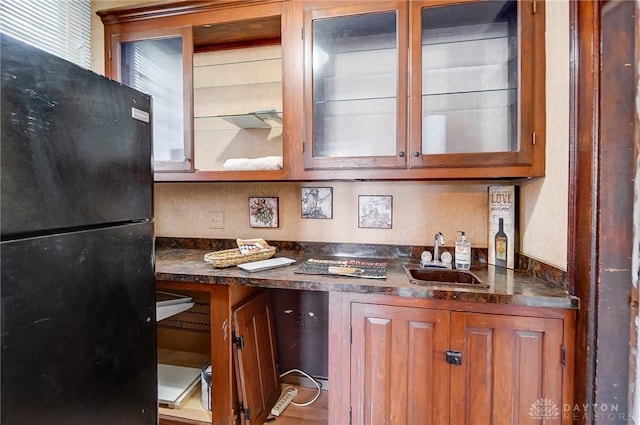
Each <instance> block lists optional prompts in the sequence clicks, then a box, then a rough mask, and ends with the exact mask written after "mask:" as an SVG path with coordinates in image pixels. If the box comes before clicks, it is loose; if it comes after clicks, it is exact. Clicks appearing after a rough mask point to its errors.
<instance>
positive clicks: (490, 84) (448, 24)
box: [411, 0, 532, 166]
mask: <svg viewBox="0 0 640 425" xmlns="http://www.w3.org/2000/svg"><path fill="white" fill-rule="evenodd" d="M425 3H426V2H422V3H419V4H414V5H413V9H412V11H411V13H412V15H411V19H412V22H414V23H415V24H416V25H414V26H413V28H414V30H413V31H414V33H413V34H412V37H413V38H412V41H413V42H414V43H415V44H414V49H413V59H414V65H413V66H414V68H413V70H414V71H416V72H414V74H415V75H414V78H413V80H412V91H411V93H412V94H414V98H413V99H412V103H411V104H412V111H413V112H412V113H413V115H412V117H411V120H412V126H411V139H412V140H411V150H412V152H411V166H420V165H423V166H429V165H444V164H446V163H448V162H452V163H455V164H456V165H487V164H491V163H494V164H496V165H499V164H502V165H504V164H515V163H524V162H527V161H528V160H530V151H531V146H530V145H531V143H530V141H531V139H532V136H531V132H530V131H529V132H528V133H525V132H524V131H521V130H526V129H527V127H530V124H529V123H526V124H527V125H523V124H524V123H525V121H526V120H527V117H528V116H529V114H528V112H527V111H529V110H531V109H532V105H530V104H525V103H524V102H523V90H524V92H526V91H528V90H531V83H530V80H531V76H530V74H529V71H528V68H524V67H522V66H521V64H522V63H523V60H525V57H523V53H524V54H525V55H526V54H527V51H528V50H526V49H524V48H522V40H521V34H522V32H521V27H520V26H519V16H518V15H519V13H520V9H521V5H519V3H521V2H518V1H515V0H508V1H505V0H494V1H477V2H465V3H456V4H452V5H442V6H428V5H426V4H425ZM522 20H523V21H524V18H523V19H522ZM524 22H526V21H524ZM418 32H419V34H418ZM416 41H417V42H419V48H416V47H415V46H416V44H417V43H416ZM529 50H530V49H529ZM526 60H527V61H529V62H530V61H531V58H526ZM417 94H419V96H416V95H417ZM523 118H524V119H523ZM443 154H447V155H446V156H445V155H443ZM478 154H479V155H478Z"/></svg>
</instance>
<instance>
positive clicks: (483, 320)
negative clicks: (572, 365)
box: [451, 313, 563, 425]
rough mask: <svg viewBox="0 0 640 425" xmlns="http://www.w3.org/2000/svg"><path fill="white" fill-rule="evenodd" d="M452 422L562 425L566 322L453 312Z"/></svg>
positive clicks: (496, 424) (474, 424) (494, 424)
mask: <svg viewBox="0 0 640 425" xmlns="http://www.w3.org/2000/svg"><path fill="white" fill-rule="evenodd" d="M451 321H452V328H451V346H452V348H453V349H456V350H459V351H461V352H462V353H463V356H462V365H461V366H452V369H451V423H455V424H473V425H476V424H478V425H479V424H491V425H501V424H519V425H524V424H538V423H541V420H542V419H544V421H545V422H544V423H545V424H559V423H561V419H562V418H561V415H562V384H563V382H562V373H563V371H562V364H561V348H562V344H563V322H562V320H559V319H542V318H530V317H507V316H499V315H487V314H473V313H452V318H451Z"/></svg>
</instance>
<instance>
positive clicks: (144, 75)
mask: <svg viewBox="0 0 640 425" xmlns="http://www.w3.org/2000/svg"><path fill="white" fill-rule="evenodd" d="M283 4H284V3H280V2H256V3H250V4H247V3H245V2H231V1H221V2H203V3H202V4H195V3H194V4H191V3H190V4H185V3H183V2H175V3H164V4H156V5H154V6H148V5H147V6H144V5H138V6H135V5H134V6H131V7H129V8H126V7H125V8H118V9H112V10H107V11H101V12H99V14H100V15H101V17H102V18H103V21H104V22H105V33H106V36H105V37H107V39H108V40H110V44H111V50H112V51H114V52H117V54H116V55H112V59H111V62H112V64H111V67H110V69H112V71H111V74H110V75H109V76H111V77H114V76H115V77H116V78H118V79H120V81H122V82H123V83H124V84H128V85H131V86H133V87H135V88H138V89H140V90H141V91H144V92H147V93H151V94H152V96H153V106H154V121H153V131H154V151H155V152H154V157H155V158H154V159H155V165H156V173H155V179H156V180H157V181H198V180H279V179H283V178H284V176H285V173H286V170H285V165H284V159H283V156H284V151H285V148H284V143H283V131H284V115H283V103H284V102H283V90H284V84H283V71H282V68H283V66H282V61H283V50H284V49H283V47H282V31H283V29H282V28H283V19H282V10H283V8H284V7H285V6H283ZM149 7H152V13H151V11H150V9H149ZM150 14H151V16H152V18H151V19H149V15H150ZM170 28H176V29H175V30H171V29H170ZM173 33H177V34H179V36H175V35H173ZM130 40H131V41H132V43H131V46H130V43H129V41H130ZM285 43H286V42H285ZM130 58H131V59H130ZM138 58H141V59H140V60H139V59H138ZM134 60H138V62H136V64H137V68H136V69H135V70H132V69H131V68H132V66H131V65H130V63H132V61H134ZM129 75H132V76H134V77H135V78H129Z"/></svg>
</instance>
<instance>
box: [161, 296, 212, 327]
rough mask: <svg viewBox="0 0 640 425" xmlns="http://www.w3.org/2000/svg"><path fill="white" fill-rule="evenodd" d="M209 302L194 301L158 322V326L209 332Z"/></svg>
mask: <svg viewBox="0 0 640 425" xmlns="http://www.w3.org/2000/svg"><path fill="white" fill-rule="evenodd" d="M209 310H210V308H209V304H205V303H200V302H195V303H194V306H193V307H192V308H191V309H189V310H187V311H184V312H182V313H179V314H176V315H174V316H171V317H168V318H166V319H164V320H161V321H159V322H158V327H161V328H170V329H179V330H185V331H193V332H206V333H208V332H210V328H211V325H210V323H211V321H210V316H209Z"/></svg>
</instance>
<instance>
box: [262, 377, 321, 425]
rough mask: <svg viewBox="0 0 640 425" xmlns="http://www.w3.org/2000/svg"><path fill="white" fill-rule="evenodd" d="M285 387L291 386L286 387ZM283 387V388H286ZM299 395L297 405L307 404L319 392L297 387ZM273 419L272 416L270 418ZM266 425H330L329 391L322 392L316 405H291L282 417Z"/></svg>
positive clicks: (296, 400) (295, 400) (296, 399)
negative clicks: (300, 404)
mask: <svg viewBox="0 0 640 425" xmlns="http://www.w3.org/2000/svg"><path fill="white" fill-rule="evenodd" d="M284 386H289V385H288V384H287V385H284ZM284 386H283V387H284ZM297 388H298V391H299V392H298V395H297V396H296V398H295V399H294V400H293V401H294V402H296V403H305V402H307V401H309V400H311V399H313V397H315V395H316V392H317V390H316V389H314V388H305V387H297ZM270 418H271V416H270ZM265 424H266V425H271V424H276V425H329V396H328V393H327V391H324V390H323V391H322V392H321V394H320V397H319V398H318V400H316V401H315V403H313V404H311V405H309V406H306V407H298V406H294V405H293V404H289V406H287V408H286V409H285V410H284V412H282V415H280V416H277V417H275V420H274V421H272V422H268V419H267V422H265Z"/></svg>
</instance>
